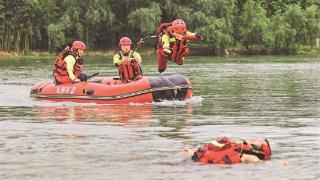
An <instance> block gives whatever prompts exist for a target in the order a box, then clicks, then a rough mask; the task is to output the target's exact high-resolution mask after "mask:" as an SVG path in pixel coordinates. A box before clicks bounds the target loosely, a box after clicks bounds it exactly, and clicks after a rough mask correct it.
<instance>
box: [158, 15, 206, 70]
mask: <svg viewBox="0 0 320 180" xmlns="http://www.w3.org/2000/svg"><path fill="white" fill-rule="evenodd" d="M157 31H158V33H159V39H158V44H157V49H158V71H159V72H160V73H161V72H163V71H165V70H166V69H167V64H168V60H170V61H173V62H175V63H176V64H178V65H182V64H183V62H184V58H185V57H186V56H188V55H189V47H188V45H187V42H188V40H200V39H201V36H200V35H199V34H197V33H191V32H189V31H187V26H186V23H185V22H184V21H183V20H181V19H176V20H174V21H173V22H172V23H162V24H160V26H159V27H158V30H157Z"/></svg>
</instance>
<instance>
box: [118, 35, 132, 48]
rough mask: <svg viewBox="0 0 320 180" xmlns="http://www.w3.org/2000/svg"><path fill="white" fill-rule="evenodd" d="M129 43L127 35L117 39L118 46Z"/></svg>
mask: <svg viewBox="0 0 320 180" xmlns="http://www.w3.org/2000/svg"><path fill="white" fill-rule="evenodd" d="M131 44H132V42H131V39H130V38H128V37H123V38H121V39H120V41H119V46H121V45H131Z"/></svg>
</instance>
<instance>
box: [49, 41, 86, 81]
mask: <svg viewBox="0 0 320 180" xmlns="http://www.w3.org/2000/svg"><path fill="white" fill-rule="evenodd" d="M70 49H71V47H70V46H67V47H66V48H65V49H64V50H63V51H61V52H60V53H59V54H58V57H57V59H56V62H55V63H54V64H53V66H52V69H53V73H54V76H68V75H69V74H68V71H67V64H66V62H65V61H64V58H65V57H67V56H68V55H71V56H73V57H74V58H75V59H76V63H75V64H74V66H73V74H74V75H75V77H76V78H77V77H78V76H79V75H80V74H81V72H82V66H83V59H82V58H78V57H77V55H76V54H75V53H74V52H72V51H71V50H70Z"/></svg>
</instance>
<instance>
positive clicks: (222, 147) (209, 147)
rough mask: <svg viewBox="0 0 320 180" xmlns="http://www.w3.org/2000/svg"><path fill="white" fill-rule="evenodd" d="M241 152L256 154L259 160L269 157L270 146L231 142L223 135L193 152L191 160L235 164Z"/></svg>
mask: <svg viewBox="0 0 320 180" xmlns="http://www.w3.org/2000/svg"><path fill="white" fill-rule="evenodd" d="M242 154H250V155H255V156H257V157H258V158H259V159H260V160H267V159H270V156H271V149H270V146H269V145H268V146H266V145H262V146H261V147H255V146H252V145H249V144H248V143H246V142H245V141H243V143H240V144H239V143H233V142H231V141H230V140H229V139H228V138H226V137H224V138H221V139H217V140H215V141H212V142H210V143H208V144H206V145H204V146H202V147H201V148H199V149H198V150H197V151H195V152H194V154H193V156H192V160H194V161H199V162H201V163H212V164H237V163H240V162H241V157H242Z"/></svg>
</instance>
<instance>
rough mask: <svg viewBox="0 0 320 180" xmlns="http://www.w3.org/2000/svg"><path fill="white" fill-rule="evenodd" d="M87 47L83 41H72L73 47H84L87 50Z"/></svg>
mask: <svg viewBox="0 0 320 180" xmlns="http://www.w3.org/2000/svg"><path fill="white" fill-rule="evenodd" d="M86 48H87V46H86V44H85V43H84V42H82V41H74V42H73V43H72V49H83V50H85V49H86Z"/></svg>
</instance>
